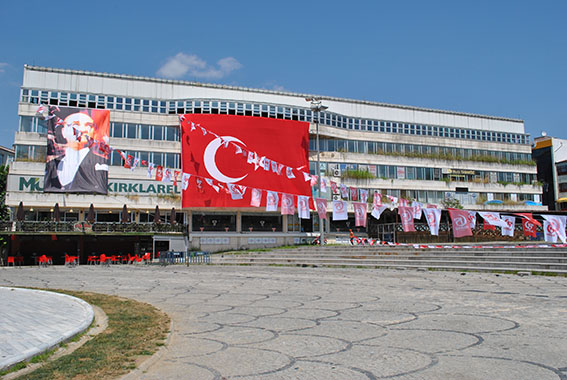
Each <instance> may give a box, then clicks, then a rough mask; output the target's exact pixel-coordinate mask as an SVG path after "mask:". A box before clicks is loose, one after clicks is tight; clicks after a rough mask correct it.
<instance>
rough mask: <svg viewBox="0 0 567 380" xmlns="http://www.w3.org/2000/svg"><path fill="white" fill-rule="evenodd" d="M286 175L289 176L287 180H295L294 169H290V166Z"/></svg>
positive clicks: (286, 169)
mask: <svg viewBox="0 0 567 380" xmlns="http://www.w3.org/2000/svg"><path fill="white" fill-rule="evenodd" d="M285 173H286V174H287V178H289V179H292V178H295V175H293V169H292V168H290V167H289V166H288V167H287V168H285Z"/></svg>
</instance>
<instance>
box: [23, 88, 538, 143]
mask: <svg viewBox="0 0 567 380" xmlns="http://www.w3.org/2000/svg"><path fill="white" fill-rule="evenodd" d="M21 100H22V102H24V103H32V104H50V105H60V106H71V107H87V108H102V109H113V110H120V111H133V112H150V113H160V114H186V113H196V114H201V113H205V114H224V115H246V116H262V117H270V118H276V119H286V120H300V121H308V122H311V121H313V118H314V115H313V112H312V111H311V109H309V107H305V108H300V107H289V106H288V107H286V106H281V105H273V104H260V103H242V102H231V101H226V100H153V99H139V98H126V97H116V96H106V95H94V94H75V93H66V92H57V91H46V90H32V89H27V88H24V89H22V93H21ZM317 116H318V120H319V123H321V124H325V125H328V126H332V127H337V128H343V129H351V130H360V131H373V132H380V133H397V134H407V135H415V136H432V137H433V136H435V137H444V138H452V139H467V140H477V141H492V142H502V143H510V144H529V143H530V138H529V135H528V134H518V133H506V132H494V131H481V130H476V129H466V128H452V127H442V126H434V125H422V124H412V123H400V122H395V121H388V120H370V119H360V118H353V117H348V116H343V115H339V114H336V113H332V112H328V111H325V112H320V113H319V114H318V115H315V117H317Z"/></svg>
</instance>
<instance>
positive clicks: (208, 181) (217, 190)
mask: <svg viewBox="0 0 567 380" xmlns="http://www.w3.org/2000/svg"><path fill="white" fill-rule="evenodd" d="M205 182H207V183H208V184H209V186H210V187H212V188H213V189H215V191H216V192H217V193H218V192H219V190H220V187H218V186H216V185H215V183H214V182H213V180H212V179H210V178H205Z"/></svg>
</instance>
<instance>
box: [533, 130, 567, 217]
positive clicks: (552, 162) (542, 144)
mask: <svg viewBox="0 0 567 380" xmlns="http://www.w3.org/2000/svg"><path fill="white" fill-rule="evenodd" d="M534 143H535V145H534V148H533V153H532V154H533V159H534V160H535V161H536V162H537V172H538V180H539V181H540V182H541V183H542V184H543V199H542V200H543V204H544V205H546V206H548V207H549V209H550V210H560V211H563V210H567V140H564V139H558V138H554V137H549V136H541V137H537V138H536V139H535V141H534Z"/></svg>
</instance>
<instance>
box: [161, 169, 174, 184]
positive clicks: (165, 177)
mask: <svg viewBox="0 0 567 380" xmlns="http://www.w3.org/2000/svg"><path fill="white" fill-rule="evenodd" d="M171 177H172V173H171V169H169V168H167V169H163V177H161V181H162V182H165V183H171Z"/></svg>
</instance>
